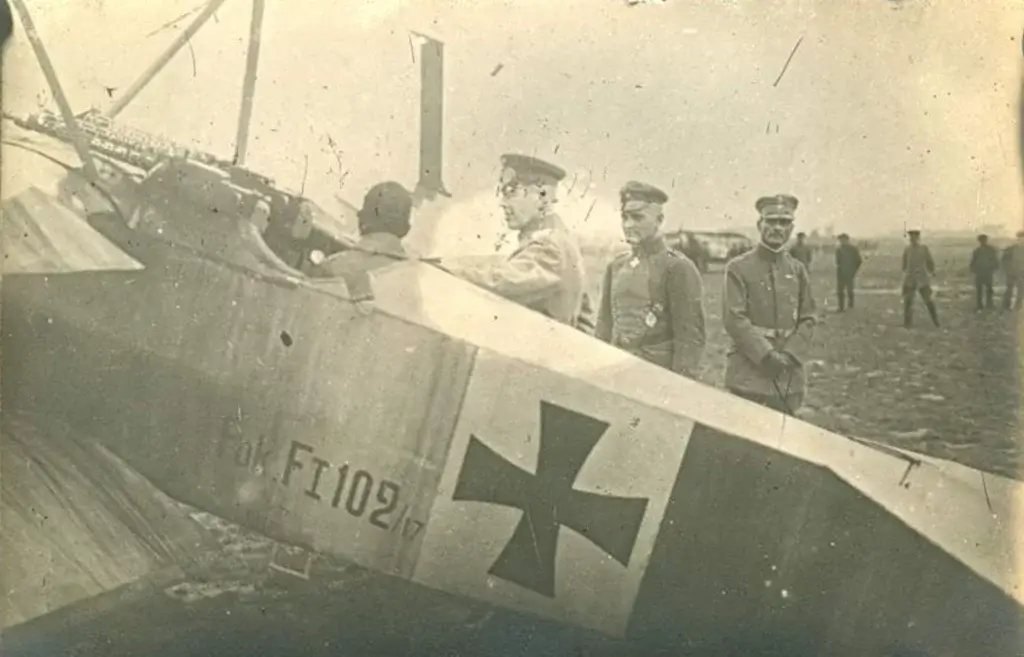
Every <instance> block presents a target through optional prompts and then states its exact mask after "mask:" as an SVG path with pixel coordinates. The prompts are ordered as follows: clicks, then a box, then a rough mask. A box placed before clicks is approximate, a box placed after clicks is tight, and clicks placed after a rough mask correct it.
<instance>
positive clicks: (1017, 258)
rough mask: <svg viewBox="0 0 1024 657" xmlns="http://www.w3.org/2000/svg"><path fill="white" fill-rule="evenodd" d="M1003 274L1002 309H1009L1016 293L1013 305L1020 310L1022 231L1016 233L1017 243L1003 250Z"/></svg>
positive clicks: (1023, 286)
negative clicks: (1004, 283) (1004, 279)
mask: <svg viewBox="0 0 1024 657" xmlns="http://www.w3.org/2000/svg"><path fill="white" fill-rule="evenodd" d="M1002 260H1003V263H1002V264H1003V273H1004V274H1005V275H1006V289H1005V291H1004V292H1003V309H1004V310H1009V309H1010V302H1011V301H1013V293H1014V291H1016V292H1017V302H1016V303H1015V304H1013V306H1014V308H1016V309H1017V310H1020V309H1021V305H1022V300H1024V299H1022V296H1021V293H1022V292H1024V230H1022V231H1020V232H1018V233H1017V242H1016V243H1014V244H1011V245H1010V246H1008V247H1006V248H1005V249H1003V258H1002Z"/></svg>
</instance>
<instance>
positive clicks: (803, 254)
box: [789, 233, 814, 272]
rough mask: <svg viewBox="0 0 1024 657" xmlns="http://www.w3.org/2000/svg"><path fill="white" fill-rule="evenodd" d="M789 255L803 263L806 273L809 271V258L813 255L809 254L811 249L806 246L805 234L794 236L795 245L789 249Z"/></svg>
mask: <svg viewBox="0 0 1024 657" xmlns="http://www.w3.org/2000/svg"><path fill="white" fill-rule="evenodd" d="M789 255H791V256H793V257H794V258H796V259H797V260H799V261H800V262H802V263H804V267H806V268H807V271H808V272H810V271H811V258H812V257H813V256H814V254H813V253H812V252H811V247H810V246H808V245H807V233H797V234H796V244H794V245H793V246H792V247H790V249H789Z"/></svg>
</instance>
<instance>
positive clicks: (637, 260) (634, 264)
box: [629, 256, 640, 269]
mask: <svg viewBox="0 0 1024 657" xmlns="http://www.w3.org/2000/svg"><path fill="white" fill-rule="evenodd" d="M639 264H640V258H638V257H636V256H633V259H632V260H630V261H629V266H630V268H632V269H636V267H637V265H639Z"/></svg>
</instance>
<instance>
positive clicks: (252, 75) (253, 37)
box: [233, 0, 266, 164]
mask: <svg viewBox="0 0 1024 657" xmlns="http://www.w3.org/2000/svg"><path fill="white" fill-rule="evenodd" d="M265 4H266V3H265V0H253V3H252V23H251V24H250V26H249V52H248V54H247V56H246V60H245V80H244V81H243V83H242V106H241V109H240V110H239V112H238V132H237V135H236V137H235V157H234V160H233V161H234V163H235V164H245V155H246V151H247V150H248V146H249V123H250V122H251V121H252V104H253V98H254V97H255V95H256V74H257V72H258V69H259V62H260V35H261V33H262V31H263V11H264V8H265Z"/></svg>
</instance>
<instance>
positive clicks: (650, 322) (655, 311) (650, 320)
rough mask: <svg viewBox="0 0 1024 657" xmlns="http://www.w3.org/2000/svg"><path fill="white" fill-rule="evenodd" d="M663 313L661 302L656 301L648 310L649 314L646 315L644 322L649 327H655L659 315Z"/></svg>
mask: <svg viewBox="0 0 1024 657" xmlns="http://www.w3.org/2000/svg"><path fill="white" fill-rule="evenodd" d="M660 314H661V304H660V303H656V304H654V306H652V307H651V309H650V310H648V311H647V315H645V316H644V324H646V325H647V328H654V325H655V324H657V323H658V315H660Z"/></svg>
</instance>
